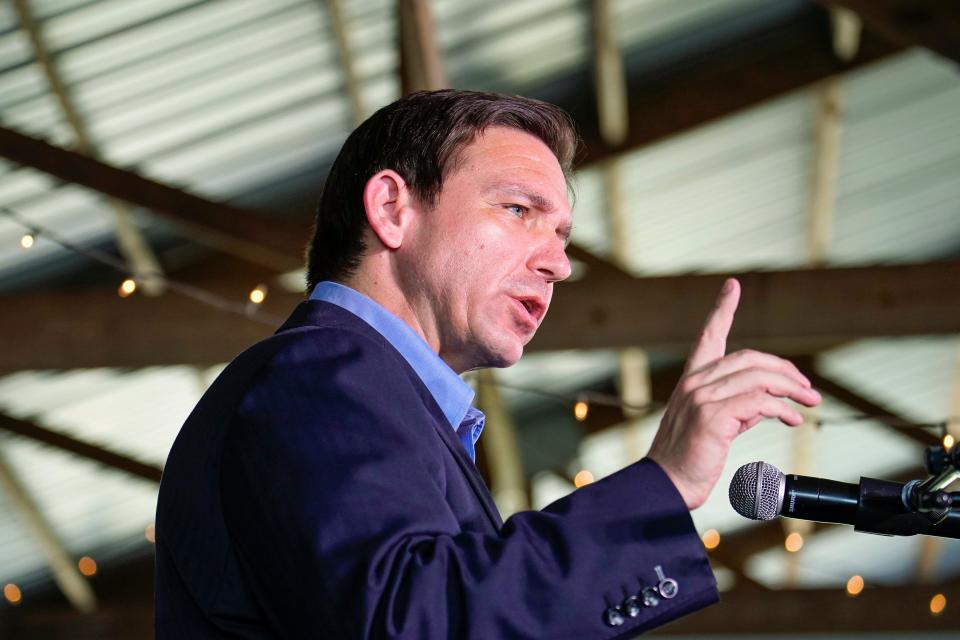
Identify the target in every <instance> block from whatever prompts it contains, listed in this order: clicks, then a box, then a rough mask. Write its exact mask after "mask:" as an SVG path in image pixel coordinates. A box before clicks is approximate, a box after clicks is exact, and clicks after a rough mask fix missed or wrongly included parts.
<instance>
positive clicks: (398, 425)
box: [156, 301, 717, 640]
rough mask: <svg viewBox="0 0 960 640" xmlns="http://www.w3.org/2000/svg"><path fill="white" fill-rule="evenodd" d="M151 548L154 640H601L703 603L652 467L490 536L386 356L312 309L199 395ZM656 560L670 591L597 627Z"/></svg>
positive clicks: (365, 330)
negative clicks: (617, 621) (674, 590)
mask: <svg viewBox="0 0 960 640" xmlns="http://www.w3.org/2000/svg"><path fill="white" fill-rule="evenodd" d="M156 542H157V548H156V553H157V556H156V631H157V637H158V638H160V639H165V638H177V639H182V638H201V637H202V638H221V637H222V638H226V637H240V638H422V639H433V638H483V639H486V640H490V639H497V638H551V639H558V638H576V639H578V640H579V639H589V638H604V639H609V638H620V637H632V636H634V635H635V634H637V633H638V632H640V631H642V630H644V629H648V628H651V627H654V626H657V625H659V624H663V623H664V622H666V621H669V620H671V619H673V618H675V617H677V616H679V615H682V614H684V613H687V612H689V611H692V610H695V609H697V608H700V607H703V606H705V605H707V604H709V603H711V602H713V601H715V600H716V598H717V593H716V583H715V581H714V579H713V574H712V573H711V571H710V567H709V563H708V561H707V559H706V557H705V554H704V551H703V547H702V544H701V542H700V539H699V538H698V537H697V535H696V533H695V531H694V529H693V525H692V522H691V520H690V516H689V513H688V512H687V510H686V508H685V507H684V504H683V502H682V500H681V499H680V496H679V494H678V493H677V491H676V489H675V488H674V487H673V485H672V484H671V483H670V481H669V480H668V479H667V477H666V476H665V474H664V473H663V472H662V470H661V469H660V468H659V467H658V466H657V465H656V464H655V463H653V462H652V461H649V460H641V461H640V462H638V463H636V464H633V465H631V466H629V467H627V468H626V469H624V470H622V471H620V472H618V473H615V474H613V475H611V476H609V477H607V478H605V479H603V480H601V481H599V482H596V483H594V484H592V485H590V486H587V487H585V488H582V489H579V490H577V491H575V492H573V493H572V494H571V495H569V496H568V497H566V498H563V499H562V500H559V501H557V502H555V503H554V504H552V505H550V506H549V507H547V508H546V509H544V510H542V511H530V512H524V513H520V514H517V515H514V516H513V517H511V518H509V519H508V520H507V522H506V523H505V524H504V523H503V522H502V521H501V519H500V516H499V514H498V513H497V510H496V507H495V506H494V503H493V501H492V499H491V497H490V494H489V492H488V491H487V489H486V487H485V486H484V484H483V481H482V479H481V478H480V476H479V474H478V473H477V470H476V468H475V467H474V465H473V463H472V462H471V460H470V459H469V457H468V456H467V455H466V452H465V451H464V449H463V446H462V445H461V443H460V442H459V440H458V439H457V437H456V434H455V432H454V431H453V429H451V427H450V425H449V423H448V422H447V421H446V420H445V418H444V416H443V414H442V413H441V411H440V409H439V407H438V406H437V405H436V403H435V402H434V400H433V397H432V396H431V395H430V392H429V391H428V390H427V388H426V387H425V386H424V385H423V383H422V382H421V381H420V379H419V378H418V377H417V375H416V373H414V371H413V370H412V369H411V368H410V366H409V365H408V364H407V362H406V361H405V360H404V359H403V357H402V356H400V354H399V353H398V352H397V351H396V350H395V349H394V348H393V347H392V346H391V345H390V344H389V343H388V342H387V341H386V340H385V339H384V338H383V337H382V336H381V335H380V334H379V333H378V332H377V331H375V330H374V329H373V328H372V327H370V326H369V325H367V324H366V323H365V322H363V321H362V320H360V319H359V318H357V317H356V316H354V315H353V314H351V313H349V312H348V311H345V310H343V309H341V308H339V307H337V306H335V305H332V304H329V303H326V302H319V301H308V302H305V303H303V304H301V305H300V306H299V307H298V308H297V309H296V311H295V312H294V314H293V315H292V316H291V318H290V320H288V322H287V323H286V324H285V325H284V326H283V327H282V328H281V329H280V330H279V331H278V332H277V334H276V335H274V336H273V337H271V338H269V339H267V340H265V341H263V342H261V343H259V344H257V345H256V346H254V347H252V348H251V349H249V350H248V351H246V352H245V353H243V354H242V355H241V356H239V357H238V358H237V359H236V360H235V361H234V362H233V363H231V364H230V366H228V367H227V368H226V370H225V371H224V372H223V373H222V374H221V375H220V376H219V377H218V378H217V380H216V382H214V384H213V385H212V386H211V388H210V389H209V390H208V391H207V393H206V394H205V395H204V397H203V398H202V399H201V400H200V402H199V404H198V405H197V407H196V409H194V411H193V413H192V414H191V415H190V417H189V419H188V420H187V422H186V424H185V425H184V426H183V429H182V430H181V432H180V435H179V436H178V437H177V440H176V442H175V444H174V446H173V448H172V450H171V452H170V456H169V458H168V460H167V464H166V467H165V469H164V474H163V481H162V483H161V486H160V496H159V501H158V506H157V522H156ZM656 565H662V567H663V570H664V572H665V573H666V574H667V575H668V576H669V577H671V578H674V579H675V580H677V582H678V584H679V593H678V595H677V596H676V597H675V598H673V599H670V600H666V599H665V600H662V601H661V603H660V604H659V605H658V606H656V607H650V608H645V609H643V610H642V611H641V612H640V614H639V615H638V616H636V617H635V618H630V617H627V618H626V621H625V622H624V624H622V625H619V626H616V627H611V626H609V625H608V623H607V622H606V621H605V616H604V612H605V611H606V610H607V609H608V608H609V607H611V606H616V605H618V604H620V603H621V602H622V601H623V600H624V598H625V597H628V596H630V595H633V594H635V593H637V592H638V591H639V590H640V589H641V588H642V587H644V586H649V585H654V584H656V583H657V577H656V573H655V571H654V567H655V566H656Z"/></svg>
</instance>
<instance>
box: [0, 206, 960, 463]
mask: <svg viewBox="0 0 960 640" xmlns="http://www.w3.org/2000/svg"><path fill="white" fill-rule="evenodd" d="M0 214H2V215H4V216H6V217H7V218H9V219H10V220H11V221H12V222H14V223H15V224H19V225H20V226H21V227H23V228H24V229H26V230H27V231H28V233H27V234H25V235H24V236H23V237H22V238H21V239H20V243H21V246H23V247H25V248H27V247H26V246H25V245H26V244H29V245H30V246H31V247H32V246H33V244H35V242H36V238H37V237H39V236H40V235H43V236H44V237H45V238H47V239H48V240H50V241H51V242H53V243H54V244H56V245H58V246H60V247H62V248H64V249H66V250H68V251H71V252H73V253H75V254H77V255H79V256H82V257H84V258H87V259H89V260H93V261H94V262H98V263H100V264H102V265H105V266H108V267H110V268H112V269H114V270H116V271H118V272H120V273H128V272H129V267H128V266H127V265H126V263H124V262H123V261H122V260H119V259H117V258H116V257H115V256H112V255H110V254H108V253H106V252H103V251H99V250H97V249H89V248H82V247H79V246H77V245H75V244H73V243H71V242H69V241H67V240H65V239H63V238H61V237H59V236H58V235H57V234H56V233H54V232H52V231H50V230H49V229H46V228H41V227H38V226H37V225H34V224H32V223H30V222H28V221H26V220H25V219H23V218H21V217H20V216H19V215H18V214H17V213H16V212H15V211H13V210H12V209H10V208H9V207H4V206H0ZM28 237H29V238H30V239H29V240H27V238H28ZM139 277H141V278H146V277H149V278H151V279H156V280H158V281H159V282H162V283H163V284H164V285H165V286H166V288H168V289H169V290H171V291H173V292H175V293H179V294H180V295H183V296H186V297H188V298H191V299H193V300H195V301H197V302H200V303H201V304H205V305H207V306H209V307H213V308H216V309H219V310H221V311H226V312H228V313H234V314H238V315H243V316H246V317H247V318H250V319H251V320H254V321H256V322H261V323H263V324H265V325H268V326H270V327H271V328H276V327H277V326H279V325H280V324H282V323H283V321H284V320H285V318H283V317H280V316H274V315H272V314H268V313H265V312H263V311H262V310H261V309H260V308H259V306H260V304H261V303H262V302H263V300H265V299H266V295H267V286H266V285H258V286H257V287H256V288H255V289H253V290H252V291H251V292H250V294H249V298H248V300H247V301H245V302H244V303H237V302H234V301H231V300H228V299H226V298H223V297H222V296H219V295H217V294H215V293H212V292H210V291H207V290H205V289H201V288H199V287H195V286H193V285H190V284H187V283H184V282H180V281H177V280H174V279H172V278H169V277H167V276H165V275H164V274H162V273H143V274H139ZM127 282H130V283H132V284H127ZM124 288H129V289H130V290H129V292H127V293H125V292H124ZM135 290H136V282H135V281H133V280H132V279H130V278H128V279H127V280H124V283H123V284H122V285H121V289H120V290H118V294H119V295H120V296H121V297H124V298H125V297H128V296H129V295H130V294H131V293H133V291H135ZM258 290H259V291H260V292H261V293H255V292H256V291H258ZM261 294H262V296H263V298H262V299H260V301H259V302H257V301H256V299H255V298H259V297H260V295H261ZM496 385H497V386H498V387H500V388H504V389H514V390H517V391H523V392H526V393H535V394H537V395H541V396H544V397H550V398H554V399H557V400H559V401H561V402H564V403H569V402H571V395H570V394H561V393H554V392H549V391H545V390H543V389H536V388H530V387H523V386H517V385H508V384H503V383H499V382H498V383H496ZM586 393H588V394H589V401H590V402H592V403H594V404H598V405H603V406H611V407H619V408H621V409H624V410H630V411H634V412H637V413H639V414H649V413H652V412H653V411H655V410H657V409H659V408H662V407H663V406H664V404H665V403H662V402H660V403H651V404H648V405H644V406H636V405H631V404H628V403H625V402H623V401H622V400H620V398H618V397H617V396H614V395H611V394H605V393H600V392H596V391H589V392H586ZM586 393H581V394H579V396H576V398H577V399H576V401H575V404H574V407H573V410H574V416H575V417H576V418H577V420H579V421H581V422H582V421H583V420H586V417H587V414H588V413H589V412H590V406H589V404H588V402H587V399H586V397H585V395H586ZM567 406H569V404H568V405H567ZM581 415H582V416H583V417H580V416H581ZM862 420H877V421H880V422H882V423H884V424H887V425H889V426H892V427H908V428H916V429H931V428H939V429H942V428H944V425H946V424H948V423H950V422H955V421H957V422H960V416H951V417H949V418H947V419H946V420H943V421H940V422H932V423H924V422H921V423H917V422H908V421H905V420H900V419H898V418H894V417H891V416H889V415H869V414H852V415H848V416H836V417H832V418H830V419H826V420H825V419H822V418H821V419H819V420H817V421H816V423H815V424H816V426H818V427H821V426H824V425H826V424H830V425H835V424H843V423H847V422H855V421H862ZM944 445H945V446H946V439H945V441H944ZM950 446H951V447H952V446H953V441H952V440H951V444H950Z"/></svg>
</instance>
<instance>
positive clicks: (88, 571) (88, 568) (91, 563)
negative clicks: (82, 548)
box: [77, 556, 97, 578]
mask: <svg viewBox="0 0 960 640" xmlns="http://www.w3.org/2000/svg"><path fill="white" fill-rule="evenodd" d="M77 568H79V569H80V573H82V574H83V575H85V576H87V577H88V578H89V577H90V576H92V575H95V574H96V573H97V561H96V560H94V559H93V558H91V557H90V556H83V557H82V558H80V561H79V562H77Z"/></svg>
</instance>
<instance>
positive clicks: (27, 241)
mask: <svg viewBox="0 0 960 640" xmlns="http://www.w3.org/2000/svg"><path fill="white" fill-rule="evenodd" d="M36 241H37V238H36V236H34V235H33V234H32V233H25V234H23V236H21V238H20V247H21V248H23V249H32V248H33V245H34V244H36Z"/></svg>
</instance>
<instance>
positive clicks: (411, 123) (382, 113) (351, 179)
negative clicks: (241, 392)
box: [307, 89, 578, 292]
mask: <svg viewBox="0 0 960 640" xmlns="http://www.w3.org/2000/svg"><path fill="white" fill-rule="evenodd" d="M492 126H502V127H511V128H514V129H519V130H521V131H524V132H527V133H530V134H532V135H534V136H536V137H537V138H539V139H540V140H542V141H543V143H544V144H545V145H546V146H547V147H548V148H549V149H550V150H551V151H552V152H553V154H554V155H555V156H556V157H557V161H558V162H559V163H560V167H561V169H562V170H563V173H564V176H566V177H567V178H568V180H569V177H570V174H571V171H572V165H573V160H574V156H575V154H576V151H577V145H578V138H577V134H576V130H575V127H574V125H573V121H572V120H571V118H570V116H569V115H567V113H566V112H565V111H563V110H562V109H560V108H559V107H557V106H555V105H552V104H549V103H546V102H541V101H539V100H533V99H530V98H522V97H519V96H508V95H501V94H496V93H484V92H478V91H457V90H452V89H444V90H441V91H419V92H416V93H412V94H410V95H408V96H406V97H404V98H401V99H400V100H397V101H396V102H393V103H391V104H389V105H387V106H385V107H383V108H382V109H380V110H379V111H377V112H376V113H374V114H373V115H372V116H370V118H368V119H367V120H366V121H365V122H364V123H363V124H361V125H360V126H359V127H357V129H356V130H354V132H353V133H351V134H350V136H349V137H348V138H347V140H346V142H344V143H343V148H342V149H340V153H339V155H337V159H336V160H335V161H334V163H333V167H332V168H331V169H330V173H329V175H328V176H327V179H326V183H325V184H324V187H323V194H322V195H321V197H320V205H319V207H318V209H317V217H316V222H315V225H314V231H313V239H312V240H311V242H310V247H309V251H308V258H307V291H308V292H309V291H310V290H311V289H313V287H314V285H316V284H317V283H318V282H320V281H321V280H342V279H345V278H348V277H349V276H350V275H352V274H353V273H354V272H355V270H356V268H357V267H358V266H359V264H360V259H361V257H362V254H363V251H364V249H365V246H364V242H363V231H364V229H365V228H366V227H367V224H368V223H367V216H366V213H365V211H364V206H363V190H364V188H365V187H366V183H367V181H368V180H369V179H370V178H371V177H372V176H373V175H374V174H376V173H377V172H378V171H382V170H384V169H392V170H393V171H396V172H397V173H398V174H399V175H400V176H401V177H402V178H403V179H404V181H406V183H407V186H408V187H409V188H410V190H411V192H412V193H413V195H414V197H416V198H418V200H419V201H420V202H422V203H425V204H427V205H432V204H433V203H435V202H436V198H437V196H439V194H440V191H441V189H442V188H443V180H444V178H445V177H446V175H447V174H448V172H449V171H450V170H451V168H453V167H454V166H455V165H456V163H457V160H458V159H459V154H460V152H461V151H462V150H463V149H464V148H465V147H466V146H467V145H469V144H470V143H471V142H473V141H474V139H475V138H476V137H477V135H479V134H480V133H482V132H483V131H484V129H486V128H487V127H492Z"/></svg>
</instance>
